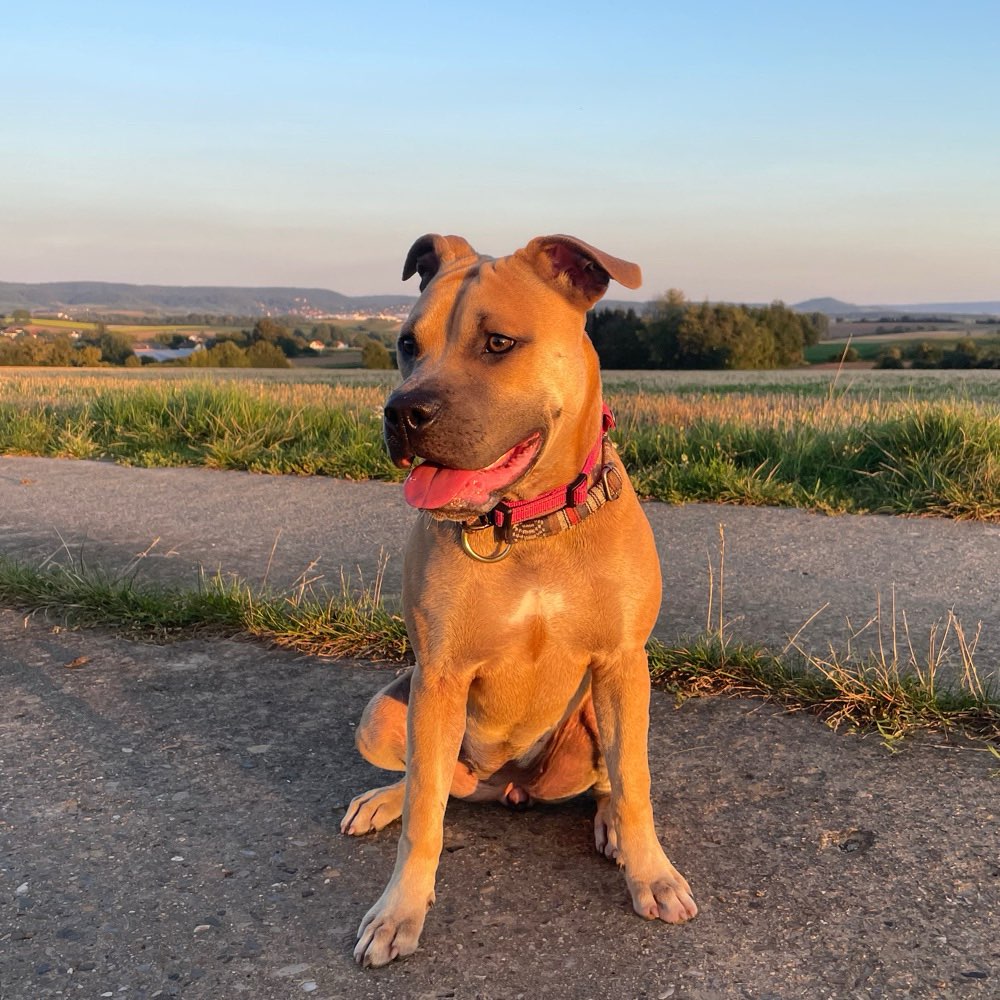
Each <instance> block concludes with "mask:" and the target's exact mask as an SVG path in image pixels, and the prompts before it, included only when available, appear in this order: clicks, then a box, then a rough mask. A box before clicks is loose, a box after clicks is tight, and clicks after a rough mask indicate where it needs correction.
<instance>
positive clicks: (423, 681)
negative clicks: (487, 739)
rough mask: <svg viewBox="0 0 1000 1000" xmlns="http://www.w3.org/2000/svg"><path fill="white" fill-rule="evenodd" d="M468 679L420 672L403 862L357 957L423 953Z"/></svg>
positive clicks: (371, 961) (411, 727)
mask: <svg viewBox="0 0 1000 1000" xmlns="http://www.w3.org/2000/svg"><path fill="white" fill-rule="evenodd" d="M467 700H468V684H467V683H466V682H464V681H462V680H459V679H458V678H457V677H456V676H455V675H454V674H452V673H449V672H448V671H445V670H440V669H436V670H425V669H422V668H421V667H420V666H419V665H418V666H417V667H416V668H415V670H414V672H413V678H412V681H411V686H410V702H409V711H408V715H407V725H406V794H405V796H404V799H403V830H402V833H401V834H400V837H399V847H398V849H397V852H396V867H395V869H394V870H393V873H392V878H390V879H389V884H388V885H387V886H386V887H385V891H384V892H383V893H382V895H381V897H380V898H379V900H378V902H377V903H376V904H375V905H374V906H373V907H372V908H371V909H370V910H369V911H368V912H367V913H366V914H365V918H364V920H362V921H361V926H360V927H359V928H358V943H357V946H356V947H355V949H354V957H355V959H356V960H357V961H358V962H360V963H361V964H362V965H366V966H367V965H385V964H386V963H387V962H391V961H392V960H393V959H394V958H396V957H397V956H399V955H409V954H412V953H413V952H414V951H416V948H417V943H418V942H419V940H420V932H421V931H422V930H423V926H424V918H425V917H426V915H427V910H428V908H429V907H430V905H431V903H433V902H434V875H435V873H436V871H437V865H438V859H439V858H440V856H441V845H442V840H443V837H444V811H445V806H446V805H447V802H448V792H449V788H450V787H451V781H452V776H453V775H454V773H455V763H456V761H457V760H458V753H459V750H460V748H461V745H462V737H463V735H464V733H465V712H466V702H467Z"/></svg>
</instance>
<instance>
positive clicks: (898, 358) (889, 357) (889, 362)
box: [875, 347, 905, 368]
mask: <svg viewBox="0 0 1000 1000" xmlns="http://www.w3.org/2000/svg"><path fill="white" fill-rule="evenodd" d="M875 367H876V368H903V367H905V366H904V364H903V352H902V350H901V349H900V348H899V347H887V348H886V349H885V350H884V351H882V353H881V354H879V356H878V360H877V361H876V362H875Z"/></svg>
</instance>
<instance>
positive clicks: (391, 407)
mask: <svg viewBox="0 0 1000 1000" xmlns="http://www.w3.org/2000/svg"><path fill="white" fill-rule="evenodd" d="M440 409H441V402H440V400H436V399H432V398H430V397H428V396H399V397H396V396H391V397H390V398H389V400H388V402H387V403H386V405H385V409H384V410H383V414H384V417H385V423H386V426H387V427H388V428H390V429H391V430H393V431H396V432H397V433H405V434H407V435H409V434H412V433H415V432H421V431H425V430H427V428H428V426H429V425H430V424H432V423H433V422H434V420H435V418H436V417H437V415H438V412H439V411H440Z"/></svg>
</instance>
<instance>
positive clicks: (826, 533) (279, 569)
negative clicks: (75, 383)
mask: <svg viewBox="0 0 1000 1000" xmlns="http://www.w3.org/2000/svg"><path fill="white" fill-rule="evenodd" d="M646 512H647V514H648V515H649V518H650V521H651V522H652V524H653V528H654V531H655V532H656V535H657V538H658V541H659V548H660V554H661V559H662V563H663V573H664V582H665V597H664V603H663V609H662V612H661V615H660V619H659V623H658V625H657V629H656V634H657V635H658V636H660V637H661V638H663V639H665V640H667V641H670V640H673V639H677V638H684V637H690V636H692V635H695V634H697V633H698V632H699V631H701V630H703V629H704V627H705V622H706V614H707V610H708V566H709V562H710V560H711V561H712V562H713V564H714V566H715V569H716V572H717V571H718V566H719V525H722V526H723V528H724V532H725V540H726V554H725V594H724V601H725V603H724V618H725V620H726V622H727V623H728V625H729V628H730V633H731V634H732V635H734V636H736V637H739V638H743V639H749V640H752V641H755V642H762V643H765V644H766V645H768V646H770V647H771V648H774V649H776V650H781V649H782V648H783V647H784V646H785V644H786V642H787V641H788V637H789V636H791V635H794V634H795V633H797V632H798V630H799V629H800V627H801V626H802V625H803V623H805V622H806V621H807V620H808V619H809V618H810V617H811V616H812V615H813V614H814V613H815V612H817V611H819V610H820V609H821V608H824V606H825V610H823V611H822V612H821V613H820V614H819V615H818V616H817V618H815V619H814V620H813V621H812V622H811V624H810V625H809V626H808V627H807V628H806V629H805V631H804V632H803V633H802V635H801V636H800V641H801V642H802V643H803V644H804V645H806V646H809V647H810V648H812V649H814V650H820V651H823V650H825V649H826V648H827V647H828V645H829V644H831V643H832V644H833V645H834V646H835V647H836V648H837V649H838V650H840V651H844V650H845V649H846V647H847V641H848V639H849V638H850V636H851V633H852V630H851V628H850V627H849V626H848V622H850V624H851V626H853V628H854V629H857V628H859V627H861V626H862V625H864V624H865V623H866V622H868V621H869V620H870V619H871V617H872V616H873V615H874V614H875V613H876V611H877V609H878V607H879V603H880V602H881V607H882V614H883V629H882V632H883V641H884V642H885V643H886V644H890V643H891V632H892V628H891V623H892V613H891V612H892V603H893V599H894V595H895V604H896V624H897V639H898V641H899V642H900V643H903V642H904V639H905V636H904V620H903V616H904V613H905V621H906V625H907V627H908V628H909V634H910V639H911V641H912V643H913V646H914V648H915V650H916V651H917V653H918V655H920V654H922V653H925V652H926V649H927V642H928V637H929V634H930V630H931V628H932V627H933V626H934V624H935V623H936V622H942V621H943V620H944V619H945V618H946V616H947V613H948V611H949V610H954V611H955V613H956V614H957V615H958V616H959V618H960V619H961V621H962V622H963V624H964V625H965V628H966V630H967V631H968V632H969V633H970V635H971V634H972V633H973V632H974V631H975V629H976V626H977V623H979V622H982V625H983V632H982V636H981V638H980V643H979V649H978V655H977V657H976V660H977V663H978V664H979V666H980V669H981V671H982V672H983V673H984V674H987V675H989V674H991V673H993V672H995V671H996V670H997V667H998V664H1000V525H995V524H980V523H973V522H955V521H947V520H943V519H932V518H920V519H908V518H894V517H871V516H844V517H825V516H823V515H817V514H809V513H805V512H803V511H798V510H780V509H775V508H750V507H725V506H717V505H713V504H689V505H686V506H681V507H672V506H668V505H666V504H659V503H651V504H647V505H646ZM413 516H414V515H413V512H412V511H410V510H409V509H408V508H407V507H406V506H405V504H404V503H403V500H402V496H401V491H400V489H399V487H398V486H396V485H392V484H386V483H350V482H343V481H339V480H333V479H322V478H295V477H274V476H262V475H253V474H248V473H240V472H212V471H209V470H204V469H130V468H125V467H122V466H117V465H112V464H107V463H97V462H72V461H61V460H58V459H44V458H3V459H0V552H5V553H8V554H11V555H16V556H19V557H22V558H24V559H27V560H30V561H35V562H38V561H41V560H43V559H47V558H50V557H54V558H56V559H64V560H65V559H82V560H83V561H84V562H85V563H88V564H91V565H95V564H102V565H110V566H112V567H116V568H121V567H123V566H126V565H130V564H133V563H134V562H135V561H136V559H137V558H138V561H139V565H140V577H141V576H146V577H149V578H155V579H161V580H166V581H170V582H175V583H182V584H188V585H191V584H193V583H194V582H195V581H196V580H197V570H198V568H199V567H204V568H205V569H207V570H208V571H210V572H214V571H215V570H217V569H221V570H222V571H223V572H231V573H236V574H238V575H240V576H241V577H243V578H245V579H246V580H248V581H250V582H252V583H256V582H260V581H263V580H265V578H266V580H267V582H269V583H270V584H273V585H274V586H278V587H286V586H289V585H290V584H292V583H293V582H294V581H295V580H296V579H297V578H299V577H300V576H301V575H302V574H306V575H307V576H308V578H309V579H313V580H315V581H316V584H315V585H316V586H317V587H323V586H327V587H331V588H334V589H337V588H339V586H340V579H341V572H342V571H345V570H346V571H347V572H348V573H352V574H353V575H354V576H355V577H357V576H358V570H359V568H360V575H361V576H362V577H363V578H364V579H368V580H370V579H372V578H373V576H374V574H375V568H376V566H377V565H378V562H379V559H380V556H381V555H383V554H384V555H385V557H387V558H388V565H387V570H386V584H385V587H386V592H387V593H388V594H390V595H391V594H393V593H396V592H398V588H399V574H400V568H401V562H402V560H401V552H402V548H403V542H404V539H405V537H406V533H407V531H408V530H409V526H410V524H411V522H412V519H413ZM154 543H155V544H154ZM142 553H147V554H146V555H144V556H141V555H140V554H142ZM875 645H877V629H876V628H875V627H874V626H873V627H871V628H869V629H868V630H867V631H866V632H865V633H864V634H863V635H862V636H861V637H860V638H859V639H857V640H856V641H855V642H854V643H853V648H854V650H855V651H859V652H860V651H863V650H864V649H865V648H866V647H869V646H875ZM952 648H953V650H954V649H955V647H954V644H953V646H952Z"/></svg>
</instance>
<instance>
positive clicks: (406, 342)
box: [396, 333, 417, 358]
mask: <svg viewBox="0 0 1000 1000" xmlns="http://www.w3.org/2000/svg"><path fill="white" fill-rule="evenodd" d="M396 350H397V351H398V352H399V353H400V354H401V355H403V356H404V357H407V358H412V357H413V355H414V354H416V353H417V338H416V337H414V336H413V334H412V333H404V334H403V335H402V336H401V337H400V338H399V340H397V341H396Z"/></svg>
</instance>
